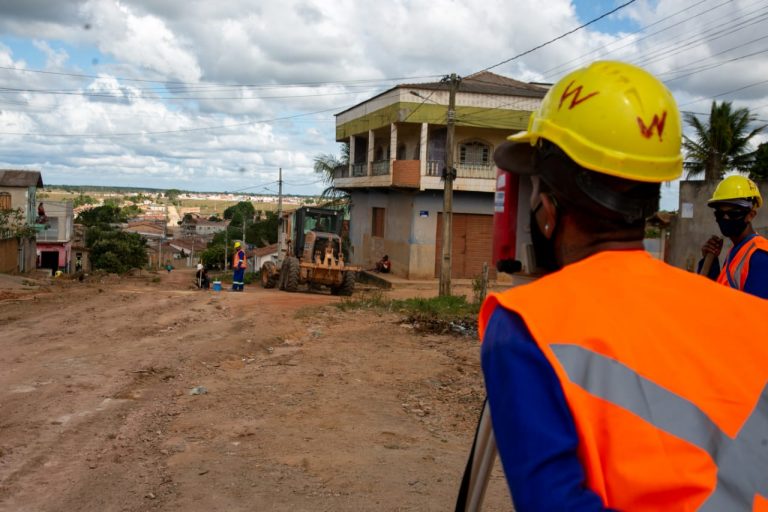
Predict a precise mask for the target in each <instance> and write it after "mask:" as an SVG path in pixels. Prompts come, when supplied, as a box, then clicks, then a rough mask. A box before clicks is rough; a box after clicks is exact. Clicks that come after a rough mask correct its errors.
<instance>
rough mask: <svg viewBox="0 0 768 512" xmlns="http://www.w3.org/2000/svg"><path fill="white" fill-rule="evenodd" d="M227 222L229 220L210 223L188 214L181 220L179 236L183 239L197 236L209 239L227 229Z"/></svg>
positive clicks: (210, 221) (195, 215) (196, 215)
mask: <svg viewBox="0 0 768 512" xmlns="http://www.w3.org/2000/svg"><path fill="white" fill-rule="evenodd" d="M229 222H230V221H229V220H220V221H212V220H208V219H206V218H204V217H201V216H200V215H198V214H195V213H189V214H187V215H184V217H183V218H182V220H181V236H182V237H183V238H188V237H195V236H198V237H203V238H206V239H210V238H211V237H213V235H215V234H216V233H220V232H222V231H224V230H225V229H227V226H229Z"/></svg>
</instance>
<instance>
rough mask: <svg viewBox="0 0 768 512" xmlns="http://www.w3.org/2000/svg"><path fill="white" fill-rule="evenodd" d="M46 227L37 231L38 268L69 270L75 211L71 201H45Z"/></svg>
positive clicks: (54, 270) (52, 270)
mask: <svg viewBox="0 0 768 512" xmlns="http://www.w3.org/2000/svg"><path fill="white" fill-rule="evenodd" d="M44 207H45V214H46V217H47V219H46V221H45V224H44V229H43V230H42V231H40V232H39V233H37V268H47V269H51V274H54V273H55V272H56V271H57V270H62V271H65V272H66V271H69V270H70V267H71V260H72V238H73V234H74V213H73V210H72V202H70V201H45V203H44Z"/></svg>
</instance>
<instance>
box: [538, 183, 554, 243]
mask: <svg viewBox="0 0 768 512" xmlns="http://www.w3.org/2000/svg"><path fill="white" fill-rule="evenodd" d="M539 197H540V198H541V210H540V211H541V213H540V214H539V215H540V217H539V218H540V219H541V220H543V221H544V225H541V224H539V226H540V227H541V232H542V233H544V236H546V237H547V238H550V239H551V238H552V235H553V233H554V232H555V223H556V222H557V204H556V203H555V200H554V199H553V198H552V197H551V196H550V195H549V194H540V195H539Z"/></svg>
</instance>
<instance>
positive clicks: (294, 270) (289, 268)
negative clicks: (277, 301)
mask: <svg viewBox="0 0 768 512" xmlns="http://www.w3.org/2000/svg"><path fill="white" fill-rule="evenodd" d="M283 267H285V283H284V284H285V291H287V292H295V291H297V290H298V289H299V272H300V271H301V266H300V265H299V259H298V258H294V257H293V256H291V257H288V258H286V259H285V263H283Z"/></svg>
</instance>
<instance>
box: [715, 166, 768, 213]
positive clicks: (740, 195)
mask: <svg viewBox="0 0 768 512" xmlns="http://www.w3.org/2000/svg"><path fill="white" fill-rule="evenodd" d="M734 199H746V200H754V201H756V202H757V207H758V208H760V207H761V206H763V198H762V196H761V195H760V189H759V188H757V185H755V182H754V181H752V180H751V179H749V178H746V177H744V176H739V175H738V174H735V175H733V176H728V177H727V178H725V179H724V180H723V181H721V182H720V183H719V184H718V185H717V188H716V189H715V192H714V193H713V194H712V198H711V199H710V200H709V201H707V204H709V205H711V204H712V203H720V202H727V201H731V200H734Z"/></svg>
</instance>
